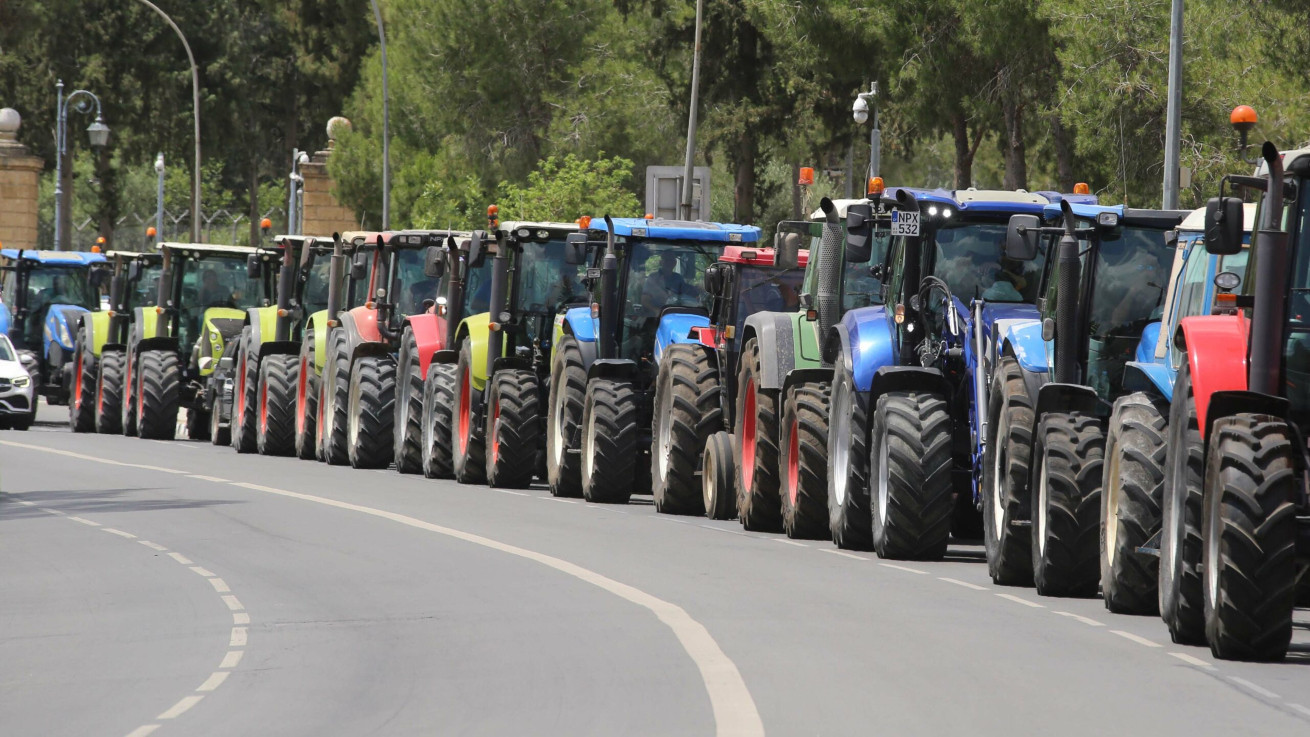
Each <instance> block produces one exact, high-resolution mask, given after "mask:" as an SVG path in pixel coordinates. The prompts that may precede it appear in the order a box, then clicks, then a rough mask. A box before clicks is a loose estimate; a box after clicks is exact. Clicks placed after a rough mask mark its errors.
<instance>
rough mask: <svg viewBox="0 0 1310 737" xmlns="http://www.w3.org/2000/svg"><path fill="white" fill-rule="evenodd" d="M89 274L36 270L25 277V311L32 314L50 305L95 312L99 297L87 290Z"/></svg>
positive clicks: (74, 270)
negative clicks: (69, 306) (83, 308)
mask: <svg viewBox="0 0 1310 737" xmlns="http://www.w3.org/2000/svg"><path fill="white" fill-rule="evenodd" d="M90 274H91V270H90V269H88V268H87V267H85V266H45V265H38V266H36V267H35V268H33V269H32V270H31V271H29V272H28V273H27V309H28V311H29V312H30V313H31V314H36V312H37V311H38V310H41V311H44V310H45V309H46V308H48V307H49V306H50V305H77V306H78V307H85V308H87V309H88V310H94V309H97V308H98V307H99V306H100V295H98V294H96V290H95V289H93V288H92V287H91V279H90Z"/></svg>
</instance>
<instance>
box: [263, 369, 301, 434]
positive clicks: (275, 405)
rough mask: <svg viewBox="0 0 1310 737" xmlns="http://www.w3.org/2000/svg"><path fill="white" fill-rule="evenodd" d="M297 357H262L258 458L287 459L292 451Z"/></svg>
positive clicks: (294, 427)
mask: <svg viewBox="0 0 1310 737" xmlns="http://www.w3.org/2000/svg"><path fill="white" fill-rule="evenodd" d="M299 368H300V358H299V356H292V355H282V354H278V355H273V356H265V357H264V360H263V361H261V362H260V366H259V423H258V432H259V435H258V438H257V440H256V444H257V445H258V446H259V453H260V455H266V456H289V455H291V454H292V453H293V452H295V449H296V386H297V384H299V382H298V381H297V380H296V373H297V372H298V371H299Z"/></svg>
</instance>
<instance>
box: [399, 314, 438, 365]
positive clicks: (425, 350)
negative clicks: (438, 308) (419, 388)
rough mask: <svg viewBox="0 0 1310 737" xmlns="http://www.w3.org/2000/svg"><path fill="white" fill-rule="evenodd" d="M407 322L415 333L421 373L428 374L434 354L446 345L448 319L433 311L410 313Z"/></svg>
mask: <svg viewBox="0 0 1310 737" xmlns="http://www.w3.org/2000/svg"><path fill="white" fill-rule="evenodd" d="M405 324H406V325H408V326H409V330H410V332H411V333H413V334H414V344H415V345H416V346H418V365H419V375H420V376H427V375H428V366H429V365H431V364H432V356H433V354H435V353H436V352H437V351H439V350H441V349H443V348H445V347H446V321H445V320H443V319H442V318H440V317H438V316H437V315H436V314H434V313H431V312H424V313H423V314H420V315H410V316H409V317H406V318H405Z"/></svg>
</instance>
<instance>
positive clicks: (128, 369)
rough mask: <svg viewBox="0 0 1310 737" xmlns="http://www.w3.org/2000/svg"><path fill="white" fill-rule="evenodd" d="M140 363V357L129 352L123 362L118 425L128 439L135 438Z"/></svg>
mask: <svg viewBox="0 0 1310 737" xmlns="http://www.w3.org/2000/svg"><path fill="white" fill-rule="evenodd" d="M140 362H141V357H140V356H139V355H137V354H135V353H132V352H131V351H130V350H129V351H128V353H127V354H126V356H125V358H124V360H123V401H122V407H123V411H122V414H121V415H120V417H119V423H118V424H119V427H121V428H122V429H123V434H124V435H126V436H128V437H135V436H136V434H137V427H136V405H137V384H138V383H139V382H140V373H141V370H140Z"/></svg>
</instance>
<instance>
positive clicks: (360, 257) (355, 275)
mask: <svg viewBox="0 0 1310 737" xmlns="http://www.w3.org/2000/svg"><path fill="white" fill-rule="evenodd" d="M372 255H373V254H372V252H371V251H359V252H357V253H356V254H355V257H354V258H353V259H351V261H350V279H351V281H364V280H365V279H367V278H368V265H369V264H368V262H369V261H370V260H372Z"/></svg>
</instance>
